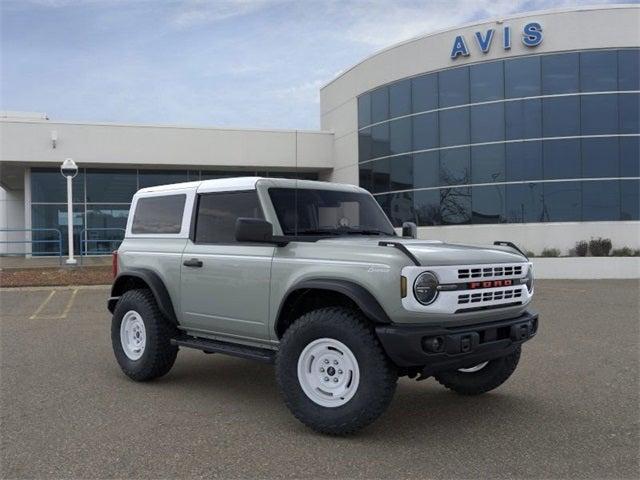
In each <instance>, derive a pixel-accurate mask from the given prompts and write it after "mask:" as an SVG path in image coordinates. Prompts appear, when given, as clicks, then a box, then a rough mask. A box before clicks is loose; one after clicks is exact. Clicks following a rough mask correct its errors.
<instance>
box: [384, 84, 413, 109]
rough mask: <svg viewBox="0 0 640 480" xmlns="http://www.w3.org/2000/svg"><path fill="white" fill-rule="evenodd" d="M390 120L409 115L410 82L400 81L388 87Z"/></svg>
mask: <svg viewBox="0 0 640 480" xmlns="http://www.w3.org/2000/svg"><path fill="white" fill-rule="evenodd" d="M389 113H390V115H389V116H390V118H394V117H400V116H402V115H408V114H409V113H411V81H410V80H402V81H401V82H397V83H394V84H393V85H391V86H390V87H389Z"/></svg>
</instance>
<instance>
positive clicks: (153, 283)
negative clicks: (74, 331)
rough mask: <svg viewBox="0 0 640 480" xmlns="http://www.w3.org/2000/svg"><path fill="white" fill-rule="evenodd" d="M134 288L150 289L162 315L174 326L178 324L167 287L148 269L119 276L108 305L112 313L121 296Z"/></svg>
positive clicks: (125, 272)
mask: <svg viewBox="0 0 640 480" xmlns="http://www.w3.org/2000/svg"><path fill="white" fill-rule="evenodd" d="M133 288H148V289H149V290H150V291H151V293H152V294H153V297H154V299H155V301H156V303H157V305H158V308H159V309H160V311H161V312H162V314H163V315H164V316H165V317H166V318H167V319H169V320H170V321H171V322H172V323H173V324H175V325H177V324H178V319H177V317H176V312H175V310H174V308H173V302H172V301H171V296H170V295H169V291H168V290H167V287H166V286H165V284H164V282H163V281H162V279H161V278H160V276H159V275H158V274H157V273H156V272H154V271H153V270H149V269H146V268H131V269H127V270H123V271H122V272H120V273H119V274H118V276H117V277H116V279H115V280H114V282H113V285H112V286H111V297H110V298H109V301H108V303H107V308H108V309H109V311H110V312H111V313H113V311H114V310H115V307H116V304H117V303H118V299H119V298H120V296H121V295H122V294H123V293H124V292H126V291H127V290H131V289H133Z"/></svg>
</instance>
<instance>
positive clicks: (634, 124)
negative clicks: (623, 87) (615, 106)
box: [618, 93, 640, 134]
mask: <svg viewBox="0 0 640 480" xmlns="http://www.w3.org/2000/svg"><path fill="white" fill-rule="evenodd" d="M618 97H619V99H620V133H635V134H638V133H640V122H639V120H638V117H639V116H640V95H638V94H631V93H626V94H624V95H618Z"/></svg>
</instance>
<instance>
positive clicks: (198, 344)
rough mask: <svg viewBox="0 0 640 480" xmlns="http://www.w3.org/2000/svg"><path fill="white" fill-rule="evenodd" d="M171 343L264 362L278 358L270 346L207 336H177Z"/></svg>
mask: <svg viewBox="0 0 640 480" xmlns="http://www.w3.org/2000/svg"><path fill="white" fill-rule="evenodd" d="M171 345H178V346H179V347H187V348H195V349H197V350H202V351H203V352H205V353H224V354H226V355H231V356H234V357H240V358H247V359H249V360H256V361H258V362H262V363H274V362H275V359H276V352H275V350H269V349H268V348H259V347H249V346H247V345H238V344H235V343H228V342H221V341H219V340H209V339H207V338H196V337H189V336H183V337H177V338H172V339H171Z"/></svg>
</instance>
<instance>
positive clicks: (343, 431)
mask: <svg viewBox="0 0 640 480" xmlns="http://www.w3.org/2000/svg"><path fill="white" fill-rule="evenodd" d="M320 338H331V339H335V340H338V341H339V342H341V343H343V344H344V345H346V346H347V347H348V348H349V349H350V350H351V352H352V353H353V355H354V356H355V358H356V360H357V362H358V368H359V371H360V382H359V384H358V387H357V390H356V391H355V394H354V396H353V397H352V398H351V399H350V400H349V401H348V402H347V403H345V404H344V405H341V406H337V407H324V406H321V405H319V404H318V403H316V402H314V401H313V400H311V399H310V398H309V397H308V396H307V394H306V393H305V392H304V391H303V389H302V387H301V385H300V381H299V380H298V359H299V357H300V354H301V353H302V352H303V350H304V349H305V347H306V346H307V345H309V344H310V343H311V342H313V341H314V340H317V339H320ZM276 378H277V382H278V386H279V389H280V393H281V394H282V396H283V397H284V401H285V403H286V405H287V407H288V408H289V410H291V412H292V413H293V414H294V415H295V417H296V418H297V419H298V420H300V421H301V422H302V423H304V424H305V425H307V426H309V427H311V428H312V429H313V430H316V431H318V432H321V433H325V434H331V435H347V434H350V433H353V432H355V431H357V430H359V429H361V428H363V427H365V426H367V425H369V424H370V423H371V422H373V421H374V420H375V419H377V418H378V417H379V416H380V415H381V414H382V413H383V412H384V411H385V410H386V409H387V407H388V406H389V404H390V403H391V399H392V398H393V394H394V392H395V389H396V384H397V381H398V373H397V371H396V368H395V366H394V365H393V364H392V363H391V362H390V361H389V359H388V358H387V356H386V355H385V353H384V351H383V349H382V347H381V345H380V343H379V342H378V339H377V338H376V336H375V333H374V331H373V329H372V328H371V326H370V325H369V324H368V322H367V321H366V319H365V318H364V317H363V316H362V314H360V313H359V312H357V311H354V310H350V309H347V308H340V307H329V308H321V309H318V310H314V311H311V312H309V313H307V314H305V315H303V316H301V317H300V318H299V319H297V320H296V321H295V322H294V323H293V325H291V327H289V329H288V330H287V331H286V332H285V334H284V336H283V337H282V340H281V342H280V349H279V351H278V355H277V358H276Z"/></svg>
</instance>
